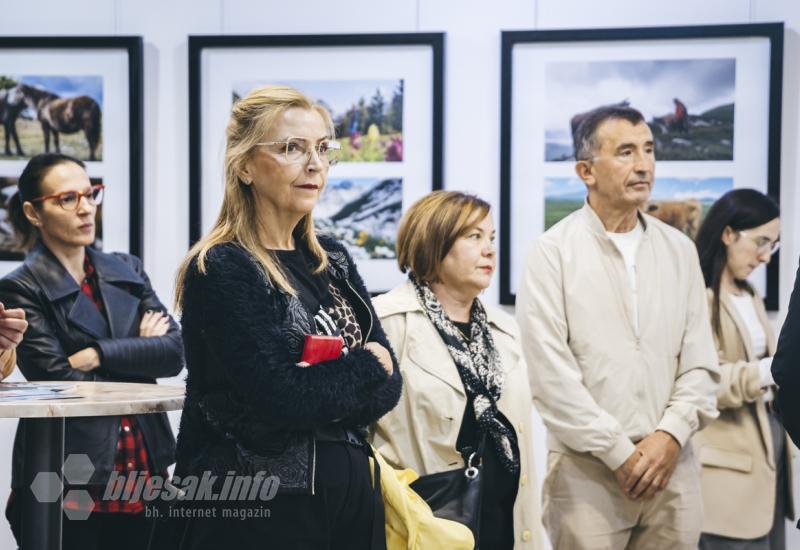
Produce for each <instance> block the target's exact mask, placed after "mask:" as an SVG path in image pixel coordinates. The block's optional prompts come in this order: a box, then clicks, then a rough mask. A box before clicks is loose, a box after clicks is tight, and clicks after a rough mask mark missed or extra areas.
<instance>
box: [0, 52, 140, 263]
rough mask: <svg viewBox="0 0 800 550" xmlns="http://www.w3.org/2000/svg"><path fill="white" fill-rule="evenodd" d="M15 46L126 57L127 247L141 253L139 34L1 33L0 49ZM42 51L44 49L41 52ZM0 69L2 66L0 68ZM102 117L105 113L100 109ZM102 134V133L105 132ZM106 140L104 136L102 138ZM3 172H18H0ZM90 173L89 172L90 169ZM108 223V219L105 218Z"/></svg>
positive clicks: (134, 252)
mask: <svg viewBox="0 0 800 550" xmlns="http://www.w3.org/2000/svg"><path fill="white" fill-rule="evenodd" d="M14 50H34V51H36V50H41V51H42V52H45V51H48V50H49V51H53V50H57V51H64V52H74V53H75V54H76V55H81V54H84V53H86V55H91V54H92V53H94V52H103V51H121V52H125V54H126V57H127V71H126V73H127V74H126V76H127V86H126V87H124V88H127V95H128V97H127V105H128V113H127V117H123V118H121V120H125V121H126V123H127V129H128V136H127V138H128V152H127V162H128V165H129V170H128V178H129V197H128V205H127V210H128V221H129V223H128V229H127V231H128V250H127V252H129V253H131V254H134V255H136V256H138V257H141V256H142V254H143V252H144V250H143V248H144V224H143V204H144V186H143V176H144V155H143V152H144V69H143V59H144V47H143V41H142V37H141V36H2V37H0V52H3V51H12V52H13V51H14ZM43 55H44V53H43ZM0 71H2V69H0ZM103 116H104V117H105V113H103ZM104 138H105V136H104ZM104 144H105V140H104ZM0 172H2V168H0ZM2 175H3V176H13V177H16V176H19V173H16V174H2ZM90 175H91V173H90ZM104 222H105V223H109V220H104Z"/></svg>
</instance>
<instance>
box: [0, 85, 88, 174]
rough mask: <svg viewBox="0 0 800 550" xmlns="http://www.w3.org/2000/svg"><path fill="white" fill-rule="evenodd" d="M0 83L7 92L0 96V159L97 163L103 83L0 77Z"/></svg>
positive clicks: (0, 93)
mask: <svg viewBox="0 0 800 550" xmlns="http://www.w3.org/2000/svg"><path fill="white" fill-rule="evenodd" d="M0 81H2V82H4V83H5V87H6V89H3V90H0V123H2V130H3V133H4V138H5V149H4V154H3V155H0V156H5V157H11V158H29V157H31V156H33V155H36V154H38V153H42V152H50V151H51V150H53V151H55V152H59V153H62V152H63V153H65V154H68V155H71V156H74V157H76V158H79V159H81V160H88V161H100V160H102V90H103V85H102V77H93V76H86V77H82V76H79V77H74V76H21V77H19V76H7V75H0ZM51 138H52V143H53V148H52V149H51V147H50V143H51ZM11 141H13V142H14V145H15V146H16V154H14V152H12V147H11Z"/></svg>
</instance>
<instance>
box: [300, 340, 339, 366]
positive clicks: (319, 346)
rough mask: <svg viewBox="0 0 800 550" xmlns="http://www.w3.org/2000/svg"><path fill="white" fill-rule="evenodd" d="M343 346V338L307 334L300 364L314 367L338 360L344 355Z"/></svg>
mask: <svg viewBox="0 0 800 550" xmlns="http://www.w3.org/2000/svg"><path fill="white" fill-rule="evenodd" d="M343 345H344V340H342V337H341V336H320V335H318V334H306V342H305V344H304V345H303V355H302V357H300V362H301V363H308V364H309V365H313V364H315V363H321V362H323V361H330V360H332V359H338V358H339V357H340V356H341V355H342V346H343Z"/></svg>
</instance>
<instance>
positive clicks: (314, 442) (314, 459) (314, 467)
mask: <svg viewBox="0 0 800 550" xmlns="http://www.w3.org/2000/svg"><path fill="white" fill-rule="evenodd" d="M311 444H312V449H311V496H314V485H315V482H316V479H314V478H316V477H317V438H316V437H315V436H314V434H311Z"/></svg>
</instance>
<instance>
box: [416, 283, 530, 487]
mask: <svg viewBox="0 0 800 550" xmlns="http://www.w3.org/2000/svg"><path fill="white" fill-rule="evenodd" d="M409 279H410V280H411V282H412V283H413V285H414V289H415V290H416V292H417V299H418V300H419V303H420V304H421V305H422V309H423V310H424V311H425V314H426V315H427V316H428V319H430V320H431V322H432V323H433V326H434V327H436V330H437V331H438V333H439V336H440V337H441V338H442V340H444V343H445V345H446V346H447V350H448V351H449V352H450V356H451V357H452V358H453V361H454V362H455V364H456V368H457V369H458V374H459V376H461V381H462V383H463V384H464V388H465V389H466V391H467V394H468V395H469V396H470V397H472V398H473V404H474V409H475V418H476V419H477V421H478V429H479V430H480V431H481V432H482V433H485V434H486V435H487V436H489V439H491V441H492V443H493V444H494V447H495V448H496V449H497V451H498V457H499V459H500V463H501V464H502V465H503V467H504V468H505V469H506V470H507V471H509V472H510V473H512V474H516V473H517V472H519V447H518V445H517V435H516V434H515V433H514V432H513V430H509V429H508V428H507V427H506V425H505V424H503V423H502V422H501V421H500V419H499V418H497V415H498V410H497V401H498V400H499V399H500V395H501V394H502V392H503V383H504V382H505V377H504V374H503V370H502V367H501V365H500V354H499V353H498V352H497V348H496V347H495V345H494V339H493V338H492V333H491V331H490V329H489V322H488V320H487V318H486V310H484V308H483V304H481V302H480V300H478V299H477V298H476V299H475V302H474V304H473V306H472V312H471V313H470V341H469V342H466V341H465V339H464V337H463V336H462V335H461V333H460V332H459V330H458V328H456V327H455V325H453V323H452V322H451V321H450V319H449V318H448V317H447V314H446V313H445V312H444V310H443V309H442V305H441V303H439V299H438V298H436V294H434V293H433V290H431V287H430V286H429V285H428V284H427V283H424V282H421V281H419V280H417V278H416V277H414V275H413V274H412V275H410V276H409Z"/></svg>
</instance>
